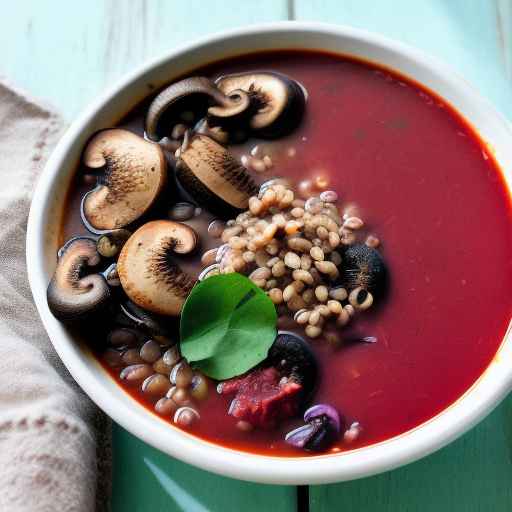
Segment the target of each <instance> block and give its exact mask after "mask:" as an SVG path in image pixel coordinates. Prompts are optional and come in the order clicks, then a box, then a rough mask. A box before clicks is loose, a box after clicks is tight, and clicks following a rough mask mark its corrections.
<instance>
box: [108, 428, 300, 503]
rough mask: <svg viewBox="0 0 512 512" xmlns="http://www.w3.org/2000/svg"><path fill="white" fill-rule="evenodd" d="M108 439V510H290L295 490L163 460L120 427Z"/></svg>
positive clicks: (165, 457)
mask: <svg viewBox="0 0 512 512" xmlns="http://www.w3.org/2000/svg"><path fill="white" fill-rule="evenodd" d="M114 434H115V435H114V456H115V466H114V468H115V470H114V480H113V485H114V489H117V490H118V491H117V492H115V493H114V497H113V503H112V506H113V510H114V511H117V510H119V511H123V512H124V511H130V512H147V511H149V510H151V511H152V512H173V511H186V512H226V511H231V510H243V511H244V512H245V511H247V512H251V511H255V512H261V511H264V510H275V511H279V512H286V511H292V510H293V511H295V510H296V489H295V487H292V486H289V487H280V486H272V485H259V484H253V483H248V482H239V481H235V480H230V479H228V478H223V477H220V476H217V475H213V474H211V473H206V472H205V471H200V470H198V469H195V468H193V467H192V466H189V465H188V464H184V463H182V462H179V461H177V460H175V459H172V458H171V457H167V456H166V455H164V454H163V453H162V452H160V451H158V450H155V449H154V448H151V447H149V446H147V445H146V444H144V443H143V442H142V441H139V440H138V439H136V438H134V437H133V436H131V435H130V434H128V432H126V431H125V430H124V429H122V428H121V427H115V429H114ZM119 490H122V492H119Z"/></svg>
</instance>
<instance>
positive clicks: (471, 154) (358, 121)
mask: <svg viewBox="0 0 512 512" xmlns="http://www.w3.org/2000/svg"><path fill="white" fill-rule="evenodd" d="M252 69H270V70H276V71H280V72H283V73H286V74H288V75H289V76H291V77H292V78H294V79H295V80H297V81H299V82H301V83H302V84H303V85H304V86H305V87H306V89H307V91H308V94H309V98H308V102H307V109H306V115H305V118H304V121H303V123H302V125H301V126H300V128H299V129H298V130H297V131H295V132H294V133H293V134H292V135H290V136H288V137H287V138H285V139H281V140H279V141H276V142H272V143H268V142H265V146H266V149H268V151H270V153H271V154H272V155H273V157H274V169H273V170H272V171H271V172H270V173H268V174H267V175H265V179H268V178H269V177H270V176H272V174H274V175H281V176H289V177H292V178H293V179H294V180H301V179H304V178H311V177H312V176H315V175H318V174H321V175H323V176H325V177H326V178H327V179H328V180H329V181H330V185H329V189H333V190H336V191H337V192H338V194H339V196H340V199H341V204H342V206H343V205H346V204H347V202H350V203H354V204H356V205H357V207H358V210H359V212H360V214H361V216H362V218H364V219H365V221H366V223H367V225H368V227H369V232H370V233H374V234H376V235H377V236H378V237H379V239H380V240H382V242H383V245H382V253H383V255H384V257H385V259H386V261H387V264H388V267H389V272H390V275H391V280H390V290H389V294H388V296H387V299H386V300H385V302H383V303H382V304H380V305H379V306H378V307H377V308H375V309H374V310H372V311H371V312H369V313H367V314H365V315H362V316H361V317H360V318H358V320H357V322H355V327H354V328H355V330H356V331H357V332H358V333H361V334H363V335H365V336H367V335H371V336H375V337H376V338H377V340H378V341H377V343H373V344H353V345H350V346H346V347H343V348H341V349H338V350H333V349H332V348H331V347H329V346H328V345H327V344H326V343H323V342H322V340H320V339H319V340H314V341H313V342H312V343H313V346H314V350H315V352H316V354H317V356H318V358H319V361H320V365H321V381H320V384H319V389H318V392H317V393H316V396H315V398H314V402H315V403H329V404H331V405H333V406H335V407H336V408H337V409H338V410H339V411H341V412H342V414H343V415H344V416H345V418H346V420H347V423H348V424H350V423H351V422H352V421H358V422H359V423H360V424H361V425H362V428H363V430H362V433H361V436H360V437H359V438H358V440H357V441H356V442H355V443H353V444H351V445H350V446H347V445H345V444H343V443H342V442H340V443H339V444H338V445H335V447H334V448H333V451H340V450H347V449H349V448H350V449H352V448H357V447H361V446H366V445H369V444H372V443H376V442H379V441H382V440H385V439H389V438H391V437H393V436H396V435H398V434H401V433H403V432H406V431H407V430H410V429H412V428H414V427H416V426H418V425H420V424H421V423H423V422H425V421H427V420H428V419H430V418H432V417H433V416H435V415H436V414H438V413H439V412H441V411H442V410H443V409H445V408H446V407H448V406H449V405H450V404H451V403H453V402H454V401H456V400H457V399H458V398H459V397H460V396H461V395H462V394H463V393H464V392H465V391H466V390H468V388H470V386H471V385H472V384H473V383H474V382H475V381H476V380H477V379H478V377H479V376H480V375H481V374H482V372H483V371H484V370H485V368H486V367H487V366H488V365H489V363H490V362H491V360H492V359H493V357H494V355H495V353H496V351H497V349H498V347H499V345H500V343H501V340H502V338H503V336H504V334H505V331H506V329H507V326H508V323H509V320H510V316H511V310H512V295H511V293H510V290H511V289H512V258H511V255H512V230H511V220H512V219H511V217H512V213H511V212H512V209H511V202H510V197H509V194H508V192H507V190H506V187H505V184H504V181H503V177H502V175H501V174H500V171H499V169H498V168H497V165H496V164H495V162H494V161H493V159H492V156H491V155H490V153H489V150H488V148H486V146H485V144H484V143H483V142H482V141H481V140H480V139H479V138H478V136H477V135H476V134H475V133H474V132H473V131H472V130H471V128H470V127H469V126H468V125H467V124H466V123H465V122H464V120H463V119H461V118H460V117H459V116H458V115H457V114H456V113H455V112H454V111H453V109H452V108H451V107H450V106H449V105H447V104H446V103H445V102H444V101H443V100H441V99H440V98H438V97H436V96H435V95H433V94H432V93H430V92H429V91H427V90H425V89H424V88H422V87H421V86H419V85H418V84H416V83H413V82H411V81H410V80H408V79H406V78H404V77H402V76H399V75H398V74H395V73H393V72H390V71H389V70H384V69H381V68H378V67H376V66H374V65H371V64H367V63H363V62H359V61H355V60H352V59H347V58H342V57H339V56H335V55H329V54H325V53H306V52H274V53H262V54H257V55H252V56H245V57H243V58H238V59H233V60H226V61H223V62H220V63H218V64H215V65H212V66H209V67H208V68H205V69H202V70H199V71H197V72H195V73H199V74H207V75H209V76H217V75H219V74H224V73H229V72H234V71H246V70H252ZM140 112H141V110H140V108H139V109H135V111H134V112H133V113H132V114H130V115H129V116H128V117H127V118H126V120H125V121H124V122H123V123H122V125H125V126H129V127H130V129H133V130H135V131H137V132H139V133H142V130H143V117H142V115H141V114H140ZM256 143H257V141H251V145H252V146H254V144H256ZM232 149H233V150H234V151H235V152H238V153H239V154H240V153H242V152H244V150H245V149H246V148H238V149H237V148H232ZM290 150H292V151H290ZM260 179H261V177H260ZM79 197H80V193H79V192H78V189H76V190H74V191H72V192H71V195H70V201H71V205H72V206H73V211H75V212H76V214H75V216H74V217H72V218H71V219H69V220H68V221H67V225H66V226H64V234H65V235H66V236H68V235H70V234H71V233H76V232H77V230H78V222H79V221H78V219H79V216H78V209H77V208H76V205H77V204H78V201H79ZM112 374H113V375H114V373H112ZM114 377H115V378H117V375H114ZM122 385H123V386H124V387H126V383H124V382H123V383H122ZM127 390H128V391H129V392H130V393H131V394H132V396H133V397H134V398H135V399H137V400H138V401H139V402H141V403H143V404H145V405H147V406H149V407H150V409H151V410H152V402H150V401H148V400H147V399H146V397H145V396H143V395H142V393H141V392H140V391H138V389H135V388H131V389H130V388H127ZM228 404H229V402H228V400H227V399H226V398H225V397H221V396H219V395H217V394H216V393H215V389H214V386H212V387H211V390H210V398H209V399H208V400H207V401H206V402H204V403H202V404H201V406H200V413H201V421H200V422H199V423H198V424H197V425H196V426H194V428H193V429H192V430H191V433H193V434H194V435H197V436H199V437H201V438H203V439H206V440H208V441H212V442H215V443H219V444H221V445H224V446H227V447H230V448H236V449H240V450H245V451H250V452H256V453H261V454H272V455H288V456H297V455H304V453H303V452H300V451H297V450H295V449H293V448H291V447H289V446H288V445H286V444H285V443H284V441H283V438H284V434H285V433H286V432H287V431H289V430H290V429H291V428H293V427H294V426H297V425H298V424H300V420H293V421H289V422H286V423H285V424H283V425H282V426H281V427H280V428H279V429H278V430H274V431H270V432H266V431H253V432H251V433H245V432H241V431H239V430H238V429H237V428H236V427H235V420H234V419H233V418H231V417H230V416H228V415H227V408H228Z"/></svg>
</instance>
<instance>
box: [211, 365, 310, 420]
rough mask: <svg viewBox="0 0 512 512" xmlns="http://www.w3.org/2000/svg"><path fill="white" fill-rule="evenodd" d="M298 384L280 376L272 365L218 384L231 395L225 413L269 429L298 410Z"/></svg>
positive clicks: (226, 393)
mask: <svg viewBox="0 0 512 512" xmlns="http://www.w3.org/2000/svg"><path fill="white" fill-rule="evenodd" d="M301 391H302V385H301V384H299V383H298V382H296V381H294V380H292V379H282V378H281V374H280V373H279V372H278V371H277V370H276V369H275V368H273V367H270V368H259V369H256V370H252V371H251V372H249V373H248V374H246V375H244V376H242V377H235V378H234V379H230V380H227V381H225V382H223V383H222V384H221V385H220V386H219V393H220V394H222V395H232V394H235V397H234V398H233V400H232V402H231V405H230V408H229V414H230V415H231V416H233V417H235V418H237V419H239V420H244V421H247V422H249V423H251V424H252V425H253V426H255V427H259V428H263V429H271V428H273V427H275V426H276V424H277V423H278V422H279V421H280V420H283V419H285V418H290V417H292V416H295V415H296V414H297V413H298V410H299V405H300V397H301Z"/></svg>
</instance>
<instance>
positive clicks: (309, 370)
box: [265, 331, 318, 401]
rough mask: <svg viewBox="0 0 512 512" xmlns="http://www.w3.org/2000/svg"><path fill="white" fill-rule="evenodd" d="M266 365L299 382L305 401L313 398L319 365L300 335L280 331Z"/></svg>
mask: <svg viewBox="0 0 512 512" xmlns="http://www.w3.org/2000/svg"><path fill="white" fill-rule="evenodd" d="M265 364H266V365H267V366H274V367H275V368H277V369H278V370H279V371H280V373H282V374H284V375H287V376H288V377H289V379H292V380H294V381H296V382H298V383H299V384H300V385H301V386H302V388H303V393H302V399H303V401H307V400H308V399H309V398H310V397H311V395H312V394H313V392H314V390H315V388H316V385H317V381H318V363H317V361H316V357H315V355H314V353H313V351H312V350H311V347H310V346H309V343H308V342H307V341H305V340H304V339H303V338H301V337H300V336H299V335H297V334H294V333H292V332H288V331H280V332H279V334H278V335H277V337H276V339H275V341H274V343H273V344H272V346H271V347H270V350H269V352H268V356H267V359H266V363H265Z"/></svg>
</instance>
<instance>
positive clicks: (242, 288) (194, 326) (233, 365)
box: [180, 273, 277, 380]
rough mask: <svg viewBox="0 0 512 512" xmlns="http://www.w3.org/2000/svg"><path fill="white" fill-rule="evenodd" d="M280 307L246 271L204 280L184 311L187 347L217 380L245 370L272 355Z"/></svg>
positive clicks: (182, 332) (195, 363)
mask: <svg viewBox="0 0 512 512" xmlns="http://www.w3.org/2000/svg"><path fill="white" fill-rule="evenodd" d="M276 321H277V314H276V309H275V306H274V304H273V303H272V301H271V300H270V299H269V298H268V296H267V295H266V294H265V293H264V292H263V291H262V290H260V289H259V288H258V287H257V286H256V285H255V284H254V283H253V282H252V281H251V280H250V279H248V278H247V277H245V276H242V275H241V274H236V273H232V274H223V275H216V276H212V277H209V278H207V279H205V280H204V281H201V282H200V283H198V284H197V285H196V286H195V287H194V288H193V289H192V292H191V293H190V295H189V297H188V299H187V301H186V302H185V305H184V307H183V310H182V312H181V322H180V337H181V343H180V345H181V353H182V355H183V356H184V357H185V358H187V360H188V362H189V363H191V364H192V366H194V367H195V368H198V369H200V370H201V371H202V372H203V373H205V374H206V375H208V376H209V377H212V378H214V379H217V380H223V379H229V378H230V377H234V376H236V375H240V374H242V373H245V372H246V371H247V370H250V369H251V368H253V367H254V366H256V365H257V364H258V363H260V362H261V361H263V360H264V359H265V358H266V357H267V353H268V350H269V348H270V347H271V345H272V343H273V342H274V340H275V337H276Z"/></svg>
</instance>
